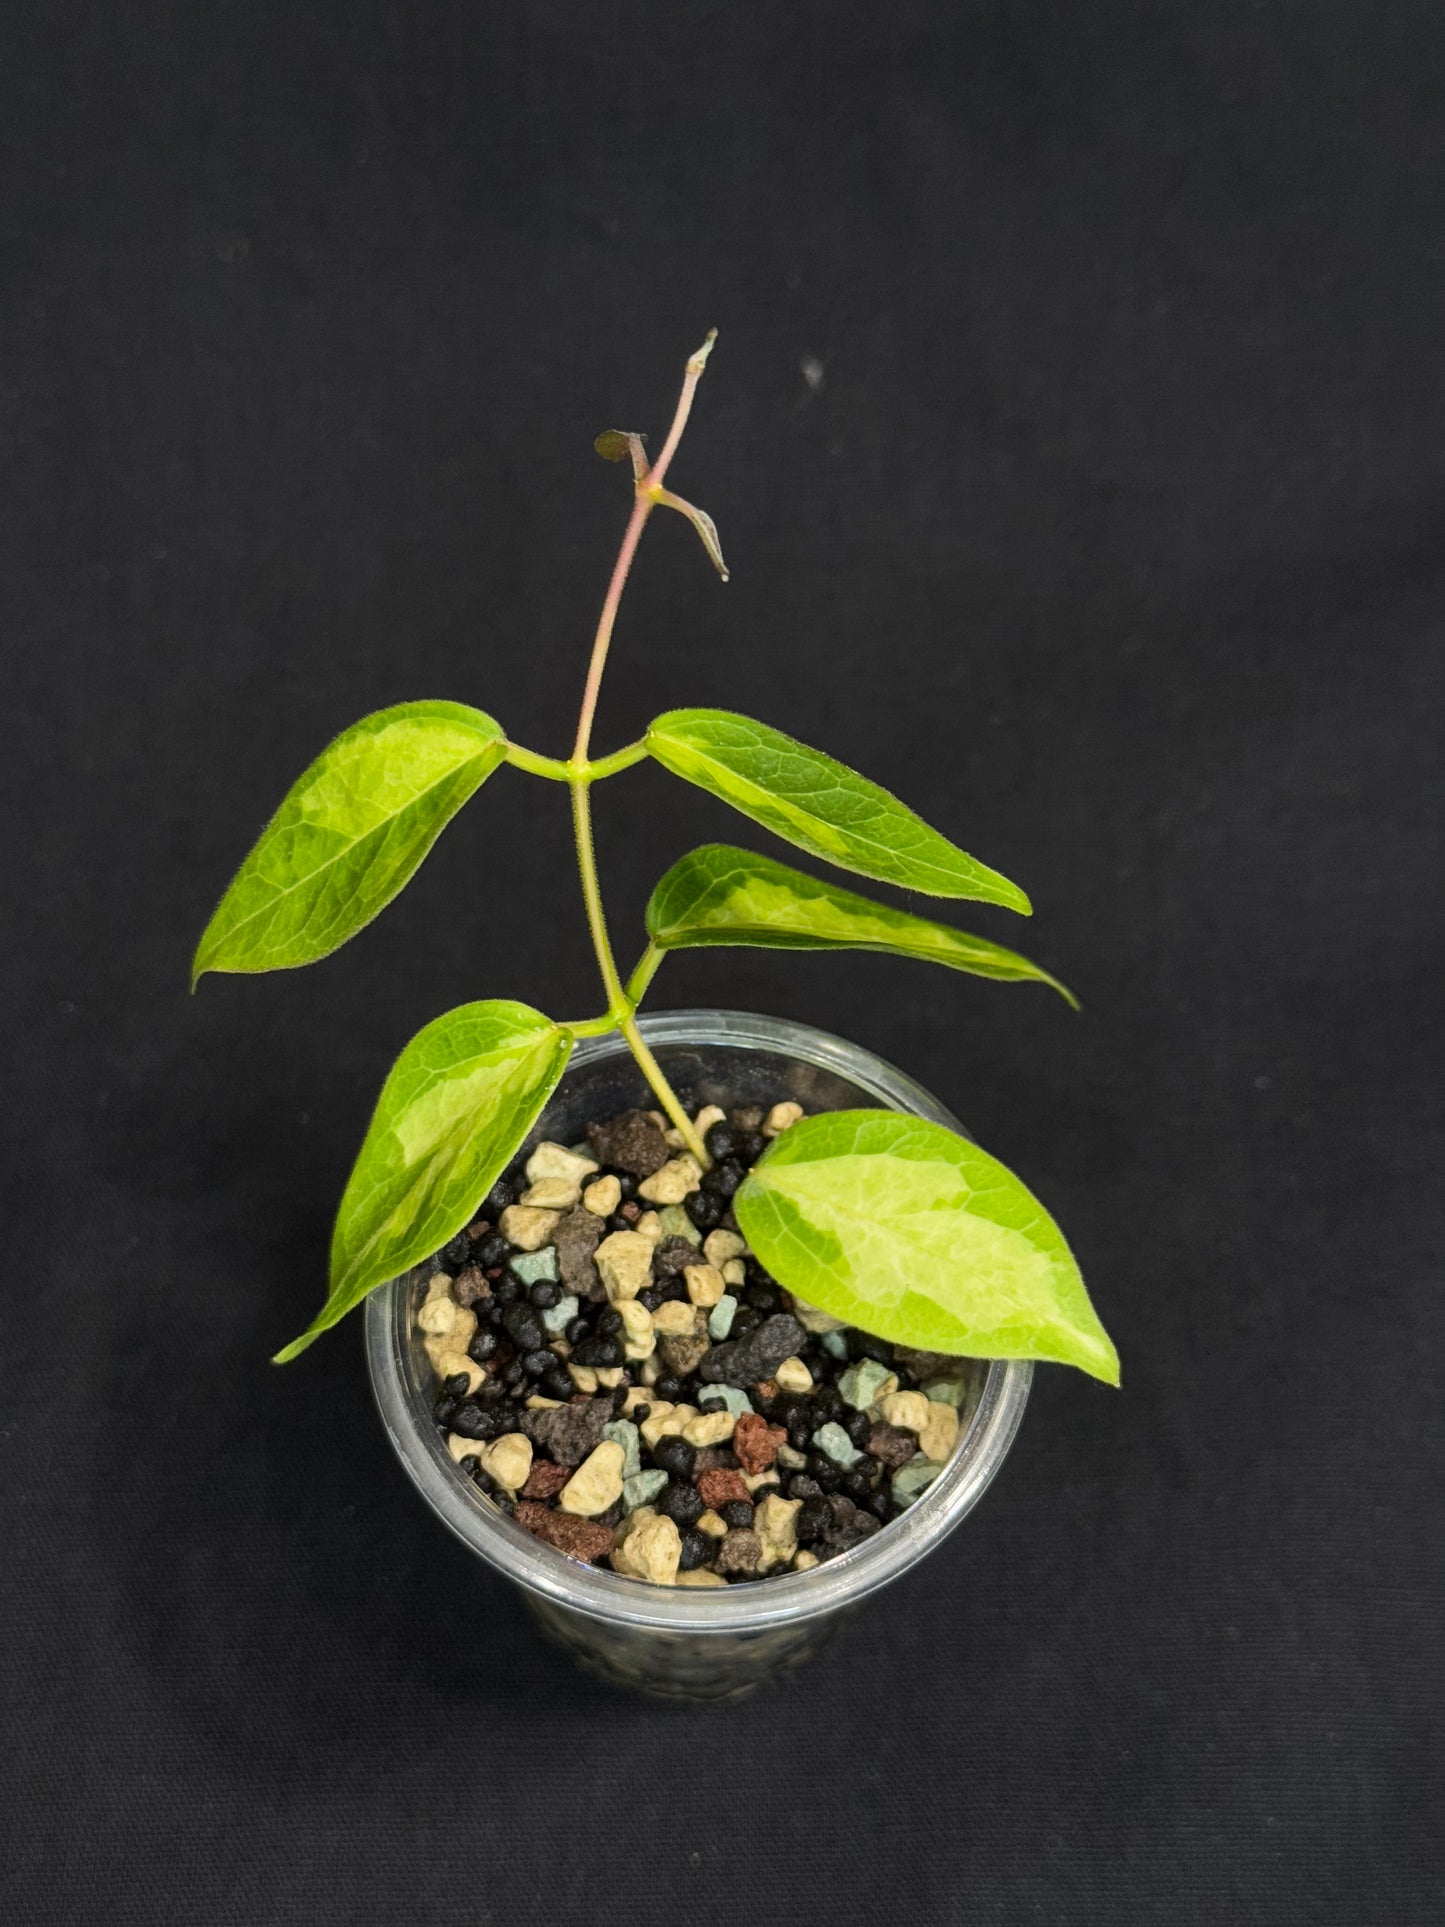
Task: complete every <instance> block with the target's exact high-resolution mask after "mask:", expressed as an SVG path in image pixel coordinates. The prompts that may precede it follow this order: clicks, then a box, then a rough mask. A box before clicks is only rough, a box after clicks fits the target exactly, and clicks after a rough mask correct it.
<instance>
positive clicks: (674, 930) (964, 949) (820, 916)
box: [647, 843, 1078, 1010]
mask: <svg viewBox="0 0 1445 1927" xmlns="http://www.w3.org/2000/svg"><path fill="white" fill-rule="evenodd" d="M647 934H648V936H649V937H651V939H652V941H653V942H654V943H655V944H656V945H657V947H658V949H659V950H693V949H698V948H700V947H701V946H703V945H707V944H750V945H755V946H757V947H758V948H761V949H764V950H882V951H885V952H887V953H888V954H890V955H892V956H895V957H917V958H919V959H920V960H921V961H923V962H925V963H938V964H946V965H947V966H948V968H949V969H950V970H966V971H969V972H970V973H971V974H972V975H973V976H975V977H993V978H996V979H998V980H999V981H1000V982H1003V983H1023V982H1032V983H1039V984H1050V985H1052V987H1053V988H1054V989H1055V990H1057V991H1058V993H1059V995H1060V996H1061V997H1062V998H1063V999H1064V1000H1065V1002H1067V1003H1070V1004H1072V1005H1073V1006H1074V1008H1075V1009H1076V1010H1077V1009H1078V1000H1077V998H1076V997H1075V996H1074V994H1073V992H1072V991H1070V990H1067V989H1065V987H1064V985H1063V984H1061V983H1060V982H1059V981H1058V979H1057V978H1056V977H1051V976H1050V975H1049V974H1048V972H1047V971H1046V970H1040V968H1039V966H1038V965H1037V964H1035V963H1030V962H1029V960H1028V958H1027V957H1021V956H1020V955H1019V954H1018V952H1017V951H1015V950H1005V949H1004V948H1003V946H1002V945H1001V944H996V943H990V942H989V941H988V940H987V938H985V937H970V936H968V935H966V934H965V932H964V931H962V930H954V929H952V928H951V927H950V926H949V925H948V924H946V923H932V922H930V921H929V920H928V919H927V918H924V917H913V916H910V915H909V914H908V912H907V911H905V910H895V909H893V907H892V906H891V905H890V904H886V903H874V902H872V901H871V900H870V899H869V898H867V897H860V896H858V895H856V894H855V893H854V892H853V891H852V890H842V889H839V887H838V886H837V884H834V883H824V882H821V881H820V880H819V879H818V878H817V877H810V876H805V875H804V874H803V872H802V871H801V870H794V869H790V868H789V867H788V865H787V864H785V863H774V862H773V860H772V859H771V857H765V856H755V855H754V854H753V852H752V851H751V850H739V849H735V848H734V847H733V846H732V845H731V844H728V843H708V844H705V845H704V846H703V847H702V848H701V849H700V850H691V851H689V853H688V854H687V855H686V856H685V857H682V858H680V859H679V860H678V861H677V862H676V863H674V864H673V866H672V868H671V869H670V870H669V871H668V872H667V875H666V876H665V877H663V878H662V880H661V881H660V882H659V884H658V885H657V888H656V889H655V890H654V891H653V893H652V897H651V900H650V901H649V903H648V906H647Z"/></svg>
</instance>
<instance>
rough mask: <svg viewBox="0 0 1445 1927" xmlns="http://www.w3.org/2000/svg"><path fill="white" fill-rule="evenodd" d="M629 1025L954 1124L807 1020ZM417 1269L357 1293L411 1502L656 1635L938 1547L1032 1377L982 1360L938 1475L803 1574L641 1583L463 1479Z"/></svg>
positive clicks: (893, 1565) (910, 1087) (784, 1605)
mask: <svg viewBox="0 0 1445 1927" xmlns="http://www.w3.org/2000/svg"><path fill="white" fill-rule="evenodd" d="M639 1028H640V1029H641V1031H642V1034H643V1036H644V1038H645V1039H646V1040H647V1042H648V1044H649V1045H651V1046H652V1047H653V1048H654V1049H657V1048H658V1047H659V1046H662V1047H666V1046H668V1045H704V1044H719V1045H724V1046H731V1047H734V1048H741V1049H753V1050H770V1051H774V1052H777V1053H779V1054H782V1055H787V1056H790V1057H793V1058H796V1059H798V1060H800V1061H801V1062H804V1063H807V1064H810V1065H813V1066H815V1067H816V1068H818V1069H820V1070H825V1071H831V1072H834V1073H835V1074H837V1075H838V1076H840V1077H844V1078H846V1079H848V1080H849V1081H850V1082H851V1083H853V1084H856V1085H858V1086H859V1087H860V1088H862V1089H863V1090H865V1091H867V1092H869V1093H870V1094H871V1095H873V1096H876V1097H877V1098H879V1099H880V1100H881V1101H882V1102H883V1103H884V1104H886V1105H887V1106H888V1108H890V1109H893V1110H901V1111H908V1112H911V1113H913V1114H914V1115H915V1116H918V1117H925V1118H929V1119H931V1120H932V1121H933V1122H935V1123H938V1124H943V1125H945V1126H947V1127H948V1128H949V1129H951V1130H956V1131H962V1130H963V1126H962V1125H961V1124H960V1123H959V1121H958V1119H957V1118H956V1117H954V1116H953V1114H952V1113H951V1112H950V1111H948V1110H947V1109H946V1108H945V1107H944V1106H943V1105H942V1104H940V1103H939V1102H938V1100H937V1099H936V1098H935V1097H933V1096H932V1095H931V1094H930V1093H929V1092H928V1091H926V1090H925V1089H924V1088H923V1086H922V1085H921V1084H919V1083H917V1082H916V1081H915V1080H914V1079H913V1078H911V1077H909V1076H908V1075H907V1074H906V1073H905V1072H903V1071H900V1070H898V1069H896V1068H895V1066H893V1065H892V1064H889V1063H887V1062H886V1061H885V1060H884V1059H883V1058H881V1057H877V1056H875V1055H874V1054H873V1053H872V1052H871V1051H867V1050H864V1049H863V1048H862V1047H861V1046H859V1045H857V1044H852V1043H849V1042H848V1041H847V1040H846V1039H844V1038H841V1037H835V1036H832V1035H831V1034H830V1033H828V1032H827V1031H821V1030H815V1029H814V1028H813V1027H812V1026H811V1025H808V1024H800V1023H795V1022H793V1021H792V1020H790V1019H787V1018H777V1017H762V1016H756V1015H754V1014H752V1013H751V1012H747V1011H733V1010H674V1011H663V1012H658V1013H654V1014H652V1015H650V1016H646V1017H642V1018H640V1019H639ZM628 1054H629V1053H628V1047H627V1043H626V1040H625V1039H624V1038H623V1037H621V1036H620V1035H619V1034H617V1033H615V1032H614V1033H611V1034H609V1035H607V1036H605V1037H588V1038H583V1039H581V1040H580V1041H579V1042H578V1044H577V1046H576V1048H575V1049H574V1051H573V1053H572V1056H571V1059H570V1061H569V1063H568V1066H567V1069H566V1071H565V1072H564V1074H563V1083H565V1082H566V1079H567V1078H569V1077H571V1076H572V1075H573V1074H574V1073H575V1072H576V1071H578V1070H579V1069H582V1068H584V1067H585V1066H586V1065H588V1064H591V1063H595V1062H596V1061H598V1060H599V1059H601V1058H606V1057H611V1056H615V1055H628ZM561 1087H562V1086H561V1085H560V1084H559V1086H558V1089H559V1090H560V1089H561ZM965 1135H967V1134H966V1133H965ZM419 1269H420V1268H418V1270H419ZM417 1275H418V1272H417V1271H411V1272H407V1273H405V1274H403V1275H402V1276H401V1277H399V1278H394V1279H392V1281H391V1282H390V1283H389V1284H386V1285H382V1286H380V1287H379V1288H378V1289H377V1290H376V1291H374V1292H372V1294H371V1295H370V1297H369V1298H368V1299H367V1301H366V1352H367V1362H368V1366H369V1368H370V1373H371V1383H372V1390H373V1393H374V1395H375V1398H376V1403H377V1407H378V1409H379V1411H380V1414H381V1419H382V1423H383V1424H384V1425H385V1427H386V1431H387V1435H388V1437H389V1438H390V1440H391V1443H392V1447H393V1449H394V1450H395V1452H396V1454H397V1457H398V1458H399V1459H400V1460H401V1462H402V1465H403V1466H404V1468H405V1470H406V1472H407V1474H408V1476H409V1477H410V1479H411V1480H412V1482H413V1484H414V1485H415V1486H416V1488H417V1490H418V1492H419V1493H420V1494H421V1496H422V1498H423V1499H425V1500H426V1502H427V1504H428V1505H429V1506H430V1507H431V1509H432V1511H433V1512H435V1513H436V1515H437V1517H438V1518H439V1519H440V1520H441V1521H442V1523H443V1524H444V1525H445V1526H447V1527H448V1528H449V1530H450V1531H451V1532H453V1533H454V1534H455V1535H456V1537H457V1538H459V1539H460V1540H461V1541H462V1543H463V1544H464V1545H466V1546H467V1547H469V1548H470V1550H471V1551H472V1552H474V1553H476V1554H477V1555H478V1557H480V1558H482V1559H484V1560H486V1562H487V1563H488V1564H489V1565H491V1566H493V1567H495V1568H496V1570H497V1571H498V1572H500V1573H502V1574H503V1575H504V1576H505V1577H506V1578H508V1579H511V1580H512V1581H514V1582H515V1583H516V1584H518V1585H520V1586H522V1587H523V1588H524V1589H525V1590H527V1591H529V1592H532V1593H536V1594H540V1595H541V1596H542V1597H543V1598H544V1599H547V1600H550V1601H551V1602H553V1603H554V1604H556V1605H558V1606H562V1607H566V1608H568V1609H570V1610H571V1611H573V1612H579V1613H583V1614H586V1615H588V1616H590V1617H593V1618H596V1619H600V1620H606V1621H610V1622H613V1623H617V1624H623V1625H627V1626H632V1627H639V1628H649V1629H653V1630H656V1631H659V1632H664V1631H665V1632H674V1633H739V1632H749V1631H761V1630H763V1629H765V1628H770V1627H776V1626H782V1625H788V1624H791V1623H794V1622H796V1621H799V1620H803V1619H811V1618H813V1617H814V1616H816V1615H821V1614H827V1613H832V1612H835V1611H838V1610H840V1609H841V1608H844V1607H848V1606H852V1605H855V1604H856V1603H857V1602H858V1601H859V1600H861V1599H864V1598H866V1597H867V1596H868V1595H869V1594H870V1593H873V1592H876V1591H877V1590H878V1589H879V1587H881V1586H885V1585H887V1584H889V1582H890V1581H892V1580H894V1579H896V1578H898V1577H899V1576H900V1575H901V1574H902V1573H904V1572H906V1571H907V1570H908V1569H909V1568H910V1567H911V1566H913V1565H916V1564H917V1562H918V1561H919V1560H920V1559H921V1558H923V1557H924V1555H925V1554H926V1553H928V1552H931V1551H932V1550H933V1548H934V1547H935V1546H937V1545H939V1544H940V1543H941V1542H942V1541H943V1540H944V1539H945V1538H946V1537H947V1536H948V1534H949V1533H950V1532H952V1531H953V1530H954V1528H955V1527H956V1526H958V1525H959V1524H960V1523H961V1522H962V1521H963V1519H964V1518H965V1517H966V1516H967V1515H968V1513H969V1512H971V1511H972V1510H973V1507H974V1506H975V1505H976V1504H977V1503H978V1501H979V1499H980V1498H982V1496H983V1494H984V1491H985V1490H986V1489H987V1487H988V1486H989V1484H990V1483H991V1482H992V1480H993V1478H994V1476H995V1474H996V1473H997V1472H998V1469H999V1467H1000V1465H1001V1464H1002V1463H1003V1460H1004V1457H1005V1455H1006V1454H1007V1452H1008V1450H1009V1447H1010V1445H1011V1444H1012V1443H1013V1438H1014V1434H1015V1433H1016V1432H1017V1430H1018V1427H1019V1423H1020V1421H1021V1419H1022V1418H1023V1412H1024V1406H1025V1404H1026V1402H1027V1400H1028V1393H1029V1383H1030V1380H1031V1379H1032V1376H1033V1366H1032V1364H1031V1363H1030V1362H1029V1361H1028V1360H1026V1359H994V1360H992V1361H990V1362H989V1363H988V1366H987V1370H986V1372H985V1376H984V1383H983V1388H982V1392H981V1394H980V1397H979V1402H978V1405H977V1407H976V1408H975V1410H974V1412H973V1414H972V1416H971V1418H970V1420H969V1422H968V1424H967V1426H966V1427H965V1430H964V1433H963V1436H962V1437H961V1438H960V1440H959V1443H958V1445H957V1447H956V1448H955V1451H954V1454H953V1457H952V1458H951V1459H950V1460H949V1462H948V1464H947V1465H946V1466H945V1468H944V1470H943V1471H942V1472H941V1473H940V1474H939V1476H938V1477H937V1478H936V1479H935V1480H934V1481H933V1483H932V1484H931V1485H930V1486H929V1487H928V1488H927V1489H926V1490H925V1492H924V1493H923V1495H922V1496H921V1497H920V1498H919V1499H918V1500H917V1501H916V1502H915V1503H914V1504H913V1505H912V1506H910V1507H909V1508H908V1510H907V1511H906V1512H905V1513H904V1514H903V1515H902V1516H901V1517H900V1518H898V1519H895V1520H893V1521H891V1522H890V1523H889V1524H888V1525H887V1526H885V1527H884V1528H883V1530H882V1531H881V1532H878V1533H876V1534H875V1535H874V1536H873V1537H872V1538H871V1539H866V1540H864V1541H863V1543H862V1544H861V1545H859V1546H855V1547H854V1548H853V1550H852V1551H850V1552H845V1553H842V1554H840V1555H839V1557H837V1558H836V1559H830V1560H828V1561H827V1562H826V1563H824V1564H822V1565H819V1566H815V1567H813V1568H812V1569H811V1570H809V1571H807V1572H798V1573H786V1574H783V1575H781V1576H779V1577H776V1578H771V1579H767V1580H763V1581H759V1582H757V1583H755V1584H753V1585H746V1586H728V1587H727V1588H726V1589H722V1588H718V1587H687V1586H682V1587H670V1586H650V1585H647V1584H645V1583H643V1582H641V1581H639V1580H636V1579H629V1578H627V1577H625V1576H624V1575H623V1574H621V1573H615V1572H609V1571H604V1570H603V1569H602V1568H600V1567H598V1566H584V1565H582V1564H580V1563H579V1562H578V1561H577V1560H575V1559H568V1558H566V1557H565V1556H564V1555H563V1554H561V1553H559V1552H557V1551H556V1550H555V1548H554V1547H552V1546H549V1545H546V1544H545V1543H543V1542H542V1541H541V1540H539V1539H537V1538H535V1537H534V1536H533V1535H532V1534H531V1533H529V1532H527V1531H525V1530H524V1529H523V1528H522V1527H521V1526H519V1525H517V1524H516V1523H515V1521H514V1520H512V1519H509V1518H507V1517H506V1515H505V1514H503V1513H500V1512H498V1511H496V1509H495V1507H494V1506H493V1505H492V1503H491V1502H490V1501H489V1500H488V1499H486V1498H485V1497H484V1496H483V1495H482V1493H481V1492H479V1491H478V1489H477V1488H476V1487H475V1486H474V1485H472V1484H471V1483H470V1481H467V1480H464V1479H462V1478H461V1477H460V1475H459V1474H458V1472H457V1468H456V1465H455V1463H454V1462H453V1460H452V1458H451V1456H450V1454H449V1453H448V1452H447V1449H446V1446H445V1443H444V1441H443V1439H442V1436H441V1433H440V1432H439V1430H438V1428H437V1425H436V1423H435V1420H434V1419H433V1417H432V1414H431V1402H432V1392H431V1387H430V1384H429V1383H423V1382H420V1381H419V1380H418V1377H417V1374H416V1373H415V1371H414V1369H413V1366H414V1358H415V1354H414V1350H413V1347H412V1342H411V1337H412V1335H411V1330H410V1312H411V1305H410V1299H411V1287H412V1285H413V1283H414V1281H415V1280H416V1279H417Z"/></svg>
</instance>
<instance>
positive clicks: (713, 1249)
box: [702, 1225, 747, 1271]
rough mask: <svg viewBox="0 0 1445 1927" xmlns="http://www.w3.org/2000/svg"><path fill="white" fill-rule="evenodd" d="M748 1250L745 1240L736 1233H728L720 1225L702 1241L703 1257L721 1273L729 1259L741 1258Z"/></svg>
mask: <svg viewBox="0 0 1445 1927" xmlns="http://www.w3.org/2000/svg"><path fill="white" fill-rule="evenodd" d="M746 1250H747V1245H746V1243H745V1242H744V1240H743V1238H742V1237H741V1236H740V1235H739V1233H737V1232H736V1231H727V1230H724V1228H723V1227H722V1226H721V1225H719V1226H718V1228H717V1230H716V1231H709V1233H708V1234H707V1236H706V1237H705V1238H704V1239H703V1241H702V1255H703V1257H704V1258H706V1259H707V1261H708V1263H709V1264H710V1265H716V1266H717V1268H718V1270H719V1271H721V1270H722V1268H723V1266H724V1265H725V1264H726V1263H727V1262H728V1260H729V1258H741V1257H742V1255H743V1253H744V1252H745V1251H746Z"/></svg>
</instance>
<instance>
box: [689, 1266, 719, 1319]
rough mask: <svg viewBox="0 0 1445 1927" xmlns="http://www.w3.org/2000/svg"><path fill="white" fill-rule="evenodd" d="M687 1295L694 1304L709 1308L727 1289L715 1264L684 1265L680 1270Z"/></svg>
mask: <svg viewBox="0 0 1445 1927" xmlns="http://www.w3.org/2000/svg"><path fill="white" fill-rule="evenodd" d="M682 1276H683V1280H684V1282H685V1284H686V1285H687V1295H688V1297H689V1298H690V1299H691V1300H692V1302H693V1303H694V1304H695V1305H704V1306H706V1307H708V1309H711V1308H712V1306H714V1305H715V1304H716V1303H717V1301H718V1300H719V1298H721V1297H722V1295H723V1292H724V1291H725V1290H726V1289H727V1287H726V1285H725V1284H724V1282H723V1275H722V1273H721V1272H720V1271H719V1270H718V1269H717V1267H716V1265H685V1266H684V1267H683V1272H682Z"/></svg>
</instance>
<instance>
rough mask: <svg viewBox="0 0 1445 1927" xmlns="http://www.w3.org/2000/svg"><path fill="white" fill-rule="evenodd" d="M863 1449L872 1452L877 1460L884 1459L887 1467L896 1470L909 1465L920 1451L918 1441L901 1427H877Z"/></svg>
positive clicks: (869, 1435)
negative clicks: (892, 1467) (898, 1467)
mask: <svg viewBox="0 0 1445 1927" xmlns="http://www.w3.org/2000/svg"><path fill="white" fill-rule="evenodd" d="M863 1449H864V1450H865V1451H866V1452H871V1453H872V1455H873V1457H874V1458H875V1459H882V1461H883V1463H884V1464H885V1465H891V1466H894V1467H895V1468H896V1467H897V1466H900V1465H907V1463H908V1461H909V1460H910V1459H911V1458H912V1457H913V1455H914V1453H915V1452H916V1451H917V1450H918V1440H917V1439H916V1438H914V1436H913V1434H912V1433H911V1432H905V1431H904V1430H903V1428H902V1427H901V1426H899V1425H875V1426H874V1427H873V1430H872V1431H871V1432H870V1433H869V1434H868V1443H867V1445H866V1446H865V1447H864V1448H863Z"/></svg>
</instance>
